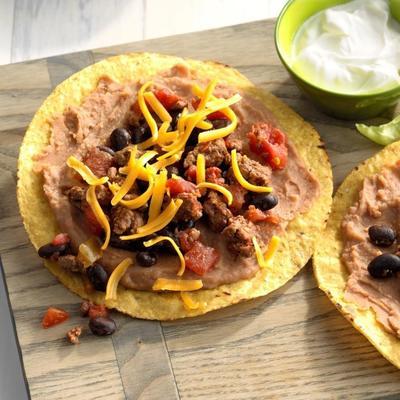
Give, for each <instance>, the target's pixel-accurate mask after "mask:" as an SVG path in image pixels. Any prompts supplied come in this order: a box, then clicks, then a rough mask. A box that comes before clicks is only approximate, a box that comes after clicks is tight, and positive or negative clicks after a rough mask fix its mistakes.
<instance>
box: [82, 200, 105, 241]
mask: <svg viewBox="0 0 400 400" xmlns="http://www.w3.org/2000/svg"><path fill="white" fill-rule="evenodd" d="M83 213H84V215H85V219H86V223H87V224H88V227H89V229H90V232H92V233H93V235H96V236H100V235H101V234H102V232H103V229H102V227H101V225H100V224H99V222H98V221H97V219H96V216H95V215H94V213H93V211H92V209H91V208H90V207H89V206H86V207H85V208H84V209H83Z"/></svg>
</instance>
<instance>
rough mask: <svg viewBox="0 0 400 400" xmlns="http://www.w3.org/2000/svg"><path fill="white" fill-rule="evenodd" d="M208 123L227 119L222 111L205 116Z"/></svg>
mask: <svg viewBox="0 0 400 400" xmlns="http://www.w3.org/2000/svg"><path fill="white" fill-rule="evenodd" d="M207 119H208V120H209V121H214V120H216V119H229V118H228V117H227V116H226V115H225V114H224V113H223V112H222V111H215V112H213V113H211V114H208V115H207Z"/></svg>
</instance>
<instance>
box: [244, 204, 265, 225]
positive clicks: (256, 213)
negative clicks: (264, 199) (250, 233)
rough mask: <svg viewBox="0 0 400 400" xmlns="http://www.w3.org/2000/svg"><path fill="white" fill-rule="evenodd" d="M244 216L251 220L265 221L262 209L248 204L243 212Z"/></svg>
mask: <svg viewBox="0 0 400 400" xmlns="http://www.w3.org/2000/svg"><path fill="white" fill-rule="evenodd" d="M244 216H245V217H246V218H247V219H248V220H249V221H251V222H261V221H265V219H266V217H267V216H266V214H265V213H264V211H262V210H260V209H259V208H256V207H254V206H250V207H249V209H248V210H247V211H246V212H245V213H244Z"/></svg>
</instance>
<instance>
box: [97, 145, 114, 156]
mask: <svg viewBox="0 0 400 400" xmlns="http://www.w3.org/2000/svg"><path fill="white" fill-rule="evenodd" d="M97 147H98V149H99V150H101V151H104V152H105V153H108V154H109V155H110V156H113V157H114V156H115V151H114V150H113V149H111V148H110V147H107V146H97Z"/></svg>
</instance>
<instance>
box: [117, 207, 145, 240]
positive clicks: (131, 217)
mask: <svg viewBox="0 0 400 400" xmlns="http://www.w3.org/2000/svg"><path fill="white" fill-rule="evenodd" d="M143 224H144V220H143V214H142V213H141V212H139V211H136V210H130V209H129V208H126V207H124V206H120V205H117V206H115V207H113V208H112V210H111V226H112V231H113V232H114V233H115V234H117V235H122V234H124V233H126V234H134V233H136V230H137V228H139V226H142V225H143Z"/></svg>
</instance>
